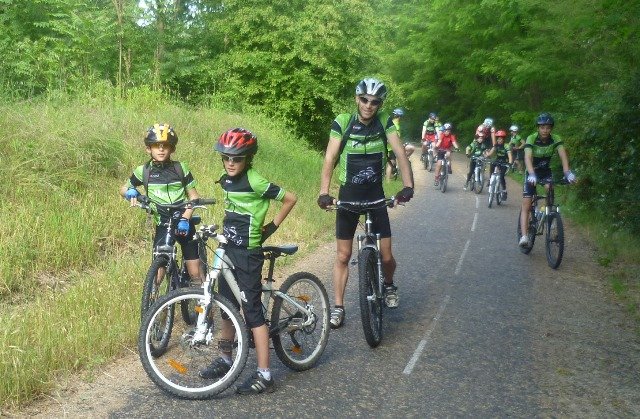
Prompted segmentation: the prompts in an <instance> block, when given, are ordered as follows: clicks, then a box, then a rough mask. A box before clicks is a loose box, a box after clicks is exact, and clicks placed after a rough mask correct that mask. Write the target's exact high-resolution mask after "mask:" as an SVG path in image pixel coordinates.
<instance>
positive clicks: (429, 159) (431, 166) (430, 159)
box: [427, 153, 433, 172]
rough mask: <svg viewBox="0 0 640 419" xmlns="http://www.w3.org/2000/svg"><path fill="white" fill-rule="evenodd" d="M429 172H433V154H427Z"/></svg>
mask: <svg viewBox="0 0 640 419" xmlns="http://www.w3.org/2000/svg"><path fill="white" fill-rule="evenodd" d="M427 170H428V171H430V172H432V171H433V154H432V153H427Z"/></svg>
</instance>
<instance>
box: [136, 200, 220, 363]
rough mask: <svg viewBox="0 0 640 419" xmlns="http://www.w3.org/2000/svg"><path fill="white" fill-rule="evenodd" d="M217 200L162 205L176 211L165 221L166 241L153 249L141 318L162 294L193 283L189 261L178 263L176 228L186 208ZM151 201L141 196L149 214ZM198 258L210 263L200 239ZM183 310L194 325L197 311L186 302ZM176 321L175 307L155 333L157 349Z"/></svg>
mask: <svg viewBox="0 0 640 419" xmlns="http://www.w3.org/2000/svg"><path fill="white" fill-rule="evenodd" d="M214 203H215V200H214V199H196V200H192V201H187V202H182V203H178V204H166V205H162V206H163V208H166V209H167V210H168V211H171V210H174V212H173V213H172V214H171V217H170V218H169V219H168V220H167V221H166V222H164V223H163V224H162V226H164V227H166V230H167V234H166V235H165V240H164V242H163V243H159V244H157V245H156V246H154V248H153V256H152V260H151V265H150V266H149V270H148V271H147V274H146V276H145V280H144V284H143V286H142V298H141V302H140V320H142V319H143V318H144V314H145V312H146V311H147V310H148V309H149V307H150V306H151V305H152V304H153V303H154V302H155V301H156V300H157V299H158V298H159V297H160V296H162V295H165V294H167V293H168V292H169V291H172V290H175V289H178V288H184V287H189V286H190V285H191V278H190V276H189V273H188V272H187V266H186V261H185V260H184V259H182V260H181V262H180V264H178V256H177V255H178V246H177V245H176V236H175V229H176V226H177V225H178V222H179V221H180V217H181V214H182V212H183V211H184V209H185V208H187V207H191V208H194V209H199V208H205V205H212V204H214ZM150 204H151V200H150V199H149V198H148V197H147V196H144V195H140V196H139V197H138V204H137V206H138V207H140V208H141V209H143V210H145V211H146V212H147V213H151V211H152V209H151V207H150ZM191 221H192V223H193V224H194V225H197V224H199V223H200V217H199V216H193V217H192V218H191ZM198 257H199V258H200V263H201V265H203V267H204V266H206V260H207V252H206V248H204V246H203V245H201V243H200V242H198ZM205 269H206V268H205ZM203 272H204V271H203ZM180 312H181V314H182V319H183V320H184V321H185V322H186V323H188V324H192V323H193V322H194V321H195V315H194V314H193V313H194V312H193V311H192V309H191V308H190V307H188V306H186V305H185V304H182V305H181V307H180ZM173 321H174V311H173V310H171V311H170V312H167V316H166V318H165V322H164V325H160V324H158V325H157V326H158V328H157V330H156V331H155V333H156V334H157V335H158V336H160V338H159V339H158V345H157V347H155V351H162V350H163V347H164V346H165V345H166V343H167V341H168V335H167V333H168V331H169V330H170V329H171V325H172V324H173Z"/></svg>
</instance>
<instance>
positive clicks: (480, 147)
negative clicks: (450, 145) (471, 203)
mask: <svg viewBox="0 0 640 419" xmlns="http://www.w3.org/2000/svg"><path fill="white" fill-rule="evenodd" d="M475 137H476V138H474V139H473V141H471V144H469V145H468V146H467V148H466V149H465V154H466V155H467V157H469V158H470V159H471V161H470V162H469V173H467V181H466V182H465V184H464V187H463V188H462V189H464V190H465V191H466V190H467V189H468V187H469V182H471V176H473V171H474V170H475V168H476V161H475V160H474V159H473V157H486V156H487V153H488V152H489V150H490V149H491V144H488V141H486V140H485V138H484V132H483V131H476V136H475Z"/></svg>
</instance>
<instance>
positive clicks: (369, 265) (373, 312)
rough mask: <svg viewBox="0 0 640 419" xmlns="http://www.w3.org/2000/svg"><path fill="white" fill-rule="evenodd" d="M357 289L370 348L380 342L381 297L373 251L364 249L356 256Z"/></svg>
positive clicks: (363, 327)
mask: <svg viewBox="0 0 640 419" xmlns="http://www.w3.org/2000/svg"><path fill="white" fill-rule="evenodd" d="M358 279H359V281H358V289H359V293H358V295H359V301H360V315H361V317H362V330H363V331H364V338H365V340H366V341H367V343H368V344H369V346H370V347H372V348H375V347H376V346H378V345H380V342H382V296H381V295H380V289H379V286H378V263H377V260H376V255H375V251H374V249H372V248H370V247H365V248H363V249H362V250H361V251H360V254H359V255H358Z"/></svg>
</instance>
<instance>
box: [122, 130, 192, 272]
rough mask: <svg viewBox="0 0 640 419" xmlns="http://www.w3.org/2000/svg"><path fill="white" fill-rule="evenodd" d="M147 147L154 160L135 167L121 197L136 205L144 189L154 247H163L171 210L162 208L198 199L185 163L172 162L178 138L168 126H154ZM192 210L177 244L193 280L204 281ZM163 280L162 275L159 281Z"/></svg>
mask: <svg viewBox="0 0 640 419" xmlns="http://www.w3.org/2000/svg"><path fill="white" fill-rule="evenodd" d="M144 144H145V147H146V151H147V153H148V154H149V156H150V157H151V159H150V160H149V161H148V162H147V163H145V164H143V165H140V166H138V167H136V168H135V169H134V171H133V173H132V174H131V176H130V177H129V180H128V181H127V182H126V183H125V184H124V185H123V186H122V187H121V188H120V194H121V195H122V196H123V197H124V198H125V199H127V200H129V201H130V202H131V206H135V205H136V203H137V197H138V195H140V192H139V191H138V189H137V188H138V187H140V186H144V188H145V189H146V191H145V193H146V194H147V196H148V197H149V200H150V201H151V204H150V207H151V209H152V211H153V215H154V217H153V218H154V221H155V224H156V231H155V239H154V247H155V246H156V245H157V244H159V243H164V241H165V237H166V235H167V230H166V228H165V227H164V226H162V224H164V223H165V222H166V221H167V220H168V219H169V218H170V217H171V215H172V214H171V213H172V210H168V209H167V208H166V207H163V206H162V205H163V204H178V203H181V202H184V201H186V200H193V199H197V198H198V197H199V196H198V192H197V191H196V181H195V179H194V178H193V175H192V174H191V171H190V170H189V167H188V166H187V164H186V163H184V162H178V161H174V160H171V155H172V154H173V152H175V151H176V146H177V144H178V135H177V134H176V132H175V130H174V129H173V127H171V126H170V125H169V124H155V125H154V126H152V127H151V128H149V130H148V131H147V133H146V134H145V137H144ZM192 213H193V209H190V208H188V209H185V210H184V212H183V213H182V218H181V219H180V221H179V222H178V226H177V229H176V241H177V242H178V243H180V246H181V247H182V255H183V257H184V259H185V261H186V265H187V270H188V272H189V275H190V276H191V278H192V279H197V280H198V281H202V278H203V274H204V273H203V272H201V270H200V263H198V259H199V258H198V244H197V242H196V241H195V240H193V235H194V234H195V227H194V226H193V224H192V223H191V222H190V219H191V215H192ZM162 276H164V272H163V271H159V272H158V277H159V278H161V277H162Z"/></svg>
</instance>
